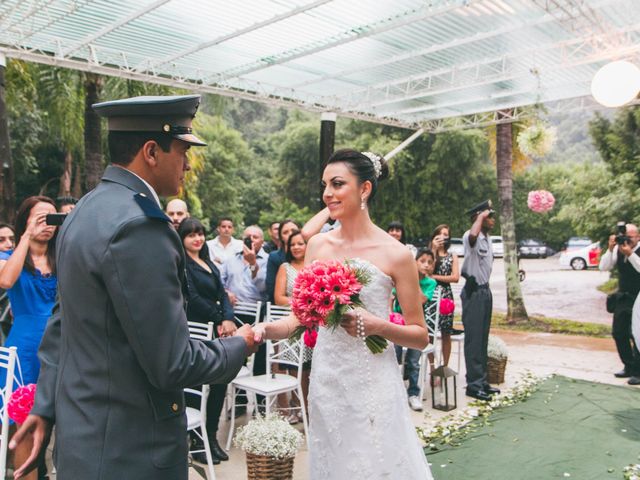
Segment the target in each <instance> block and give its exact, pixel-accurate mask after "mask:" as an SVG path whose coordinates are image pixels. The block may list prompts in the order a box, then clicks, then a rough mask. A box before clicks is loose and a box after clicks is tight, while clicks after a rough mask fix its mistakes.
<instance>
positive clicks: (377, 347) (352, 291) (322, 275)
mask: <svg viewBox="0 0 640 480" xmlns="http://www.w3.org/2000/svg"><path fill="white" fill-rule="evenodd" d="M369 281H370V275H369V273H368V272H367V271H366V270H365V269H363V268H359V267H356V266H355V265H353V263H351V262H349V261H348V260H347V261H345V262H344V263H342V262H339V261H337V260H322V261H315V262H313V263H312V264H310V265H307V266H306V267H304V268H303V269H302V270H300V272H299V273H298V275H297V276H296V280H295V283H294V285H293V292H292V296H291V310H292V311H293V314H294V315H295V316H296V318H297V319H298V321H299V322H300V327H298V328H297V329H296V330H295V331H294V332H293V334H292V335H291V336H290V337H289V338H291V339H293V340H297V339H299V338H300V336H301V335H304V342H305V344H306V345H307V346H309V347H311V348H313V345H315V339H316V336H317V333H316V332H315V330H316V328H317V327H330V328H333V329H335V328H337V327H338V326H339V325H340V321H341V320H342V317H343V315H344V314H345V313H346V312H347V311H348V310H349V309H353V308H356V307H362V306H363V305H362V301H361V300H360V290H362V287H363V286H365V285H366V284H367V283H369ZM365 342H366V344H367V347H369V350H371V351H372V352H373V353H380V352H382V351H384V349H385V348H387V341H386V340H385V339H384V338H382V337H380V336H377V335H370V336H368V337H366V340H365Z"/></svg>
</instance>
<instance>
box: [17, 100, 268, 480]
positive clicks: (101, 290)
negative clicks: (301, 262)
mask: <svg viewBox="0 0 640 480" xmlns="http://www.w3.org/2000/svg"><path fill="white" fill-rule="evenodd" d="M199 102H200V97H199V96H198V95H186V96H180V97H137V98H131V99H125V100H118V101H113V102H106V103H100V104H97V105H94V106H93V108H94V109H95V110H96V112H97V113H98V114H99V115H101V116H103V117H107V119H108V124H109V153H110V158H111V163H112V164H111V166H109V167H107V169H106V171H105V173H104V176H103V177H102V181H101V183H100V184H99V185H98V186H97V187H96V188H95V189H94V190H93V191H91V192H90V193H88V194H87V195H85V197H84V198H83V199H82V200H81V201H80V202H79V203H78V205H77V207H76V208H75V209H74V210H73V212H72V213H71V214H70V215H69V217H68V218H67V219H66V220H65V222H64V225H63V227H62V228H61V230H60V233H59V235H58V247H57V264H58V293H59V305H58V306H57V308H56V309H55V311H54V314H53V316H52V317H51V319H50V320H49V323H48V325H47V329H46V332H45V335H44V337H43V340H42V344H41V347H40V351H39V357H40V361H41V365H42V368H41V372H40V377H39V378H38V389H37V394H36V402H35V406H34V408H33V410H32V412H31V413H32V414H31V415H30V416H29V417H28V419H27V420H26V421H25V423H24V424H23V425H22V427H21V428H20V429H19V430H18V432H17V433H16V435H15V436H14V437H13V439H12V441H11V445H10V447H11V448H15V446H16V444H17V443H18V442H21V441H22V440H23V439H24V437H25V433H27V432H31V433H33V437H34V446H33V450H32V454H31V456H30V458H29V459H28V460H27V462H26V463H25V464H24V465H22V466H21V467H20V468H18V469H17V470H16V472H15V474H14V477H15V478H21V477H22V476H23V475H25V474H26V473H27V472H28V471H29V470H30V469H32V468H33V466H34V465H35V463H36V461H37V457H38V455H39V454H42V453H43V452H42V451H41V450H42V445H43V444H46V441H47V438H48V436H49V434H50V432H51V428H52V426H53V424H54V422H55V425H56V445H55V452H54V458H55V464H56V467H57V478H58V479H59V480H67V479H69V480H77V479H83V480H91V479H100V480H110V479H113V480H116V479H118V480H119V479H136V480H156V479H159V478H167V479H169V478H170V479H178V480H186V479H187V473H188V472H187V434H186V432H187V422H186V415H185V400H184V394H183V389H184V388H185V387H188V386H192V385H202V384H208V383H227V382H229V381H230V380H231V379H233V378H234V376H235V375H236V374H237V372H238V371H239V370H240V367H241V366H242V363H243V361H244V358H245V356H246V355H247V354H249V353H251V352H253V351H255V350H256V348H255V346H254V340H253V331H252V329H251V328H250V327H248V326H245V327H242V328H240V329H238V330H237V332H236V336H234V337H230V338H227V339H221V340H215V341H212V342H201V341H197V340H192V339H190V338H189V331H188V327H187V319H186V316H185V310H184V304H185V298H184V296H183V292H184V291H185V284H184V269H185V256H184V251H183V248H182V244H181V241H180V238H179V237H178V235H177V233H176V232H175V230H174V228H173V227H172V224H171V221H170V219H169V218H168V217H167V216H166V215H165V214H164V213H163V212H162V209H161V208H160V202H159V199H158V195H162V196H173V195H176V194H177V193H178V190H179V189H180V186H181V184H182V180H183V178H184V174H185V172H186V171H188V170H189V162H188V158H187V151H188V150H189V148H190V147H191V146H192V145H194V146H200V145H204V143H203V142H201V141H200V140H199V139H198V138H197V137H196V136H195V135H193V134H192V133H191V121H192V118H193V117H194V115H195V113H196V109H197V107H198V104H199Z"/></svg>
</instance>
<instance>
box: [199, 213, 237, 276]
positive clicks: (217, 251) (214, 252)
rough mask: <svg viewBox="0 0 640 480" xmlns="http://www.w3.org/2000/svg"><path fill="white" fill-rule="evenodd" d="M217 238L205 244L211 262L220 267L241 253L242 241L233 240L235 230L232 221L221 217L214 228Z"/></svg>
mask: <svg viewBox="0 0 640 480" xmlns="http://www.w3.org/2000/svg"><path fill="white" fill-rule="evenodd" d="M216 231H217V232H218V236H217V237H216V238H214V239H213V240H209V241H208V242H207V247H209V257H210V258H211V261H212V262H213V263H215V264H216V266H218V267H220V266H222V264H223V263H224V262H225V260H226V259H227V258H229V257H231V256H233V255H235V254H236V253H238V252H242V241H241V240H238V239H237V238H233V232H234V231H235V228H234V226H233V220H232V219H231V218H229V217H222V218H221V219H220V220H219V221H218V227H217V228H216Z"/></svg>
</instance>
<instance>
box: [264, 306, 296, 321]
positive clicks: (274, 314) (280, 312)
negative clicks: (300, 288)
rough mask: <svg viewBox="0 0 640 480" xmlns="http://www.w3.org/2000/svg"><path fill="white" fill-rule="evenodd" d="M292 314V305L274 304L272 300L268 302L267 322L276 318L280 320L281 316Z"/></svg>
mask: <svg viewBox="0 0 640 480" xmlns="http://www.w3.org/2000/svg"><path fill="white" fill-rule="evenodd" d="M290 314H291V307H290V306H288V305H287V306H284V307H281V306H279V305H274V304H273V303H271V302H267V322H273V321H274V320H280V319H281V318H285V317H288V316H289V315H290Z"/></svg>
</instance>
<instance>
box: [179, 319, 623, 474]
mask: <svg viewBox="0 0 640 480" xmlns="http://www.w3.org/2000/svg"><path fill="white" fill-rule="evenodd" d="M492 333H493V334H496V335H499V336H500V337H501V338H502V339H503V340H504V341H505V342H506V343H507V346H508V348H509V362H508V364H507V369H506V375H505V383H504V384H503V385H500V388H503V389H504V388H509V387H511V386H513V384H514V383H515V382H516V380H517V379H518V378H520V375H521V374H522V372H524V371H526V370H530V371H532V372H533V373H535V374H538V375H548V374H551V373H557V374H560V375H565V376H568V377H573V378H580V379H584V380H591V381H596V382H602V383H610V384H614V385H625V381H624V380H620V379H617V378H615V377H614V376H613V375H612V372H614V371H617V370H619V369H620V368H621V365H620V362H619V360H618V357H617V354H616V353H615V346H614V344H613V341H612V340H610V339H601V338H587V337H574V336H569V335H554V334H547V333H525V332H506V331H494V332H492ZM451 365H452V366H453V367H454V368H455V367H456V357H455V347H454V355H452V361H451ZM458 380H459V381H458V384H459V385H458V386H459V391H458V405H459V409H460V408H463V407H464V406H465V405H466V403H467V397H466V396H465V395H464V391H463V388H462V387H463V385H464V361H462V372H461V374H460V375H459V378H458ZM629 388H635V387H629ZM424 404H425V411H424V412H422V413H418V412H412V418H413V420H414V423H415V425H416V426H429V425H431V424H433V423H434V422H436V421H437V420H438V419H439V418H440V417H441V416H442V413H441V412H436V411H434V410H432V409H431V408H430V404H429V402H428V401H425V402H424ZM222 430H223V434H224V435H226V433H227V430H226V425H224V426H223V428H222ZM225 438H226V437H225ZM221 439H222V438H221ZM230 457H231V459H230V461H229V462H223V463H222V464H221V465H219V466H216V468H215V471H216V478H217V479H218V480H235V479H241V478H245V477H246V465H245V461H244V454H243V452H241V451H239V450H238V449H235V448H234V449H232V450H231V452H230ZM307 458H308V457H307V450H306V447H303V449H302V450H301V451H300V452H299V453H298V455H297V457H296V462H295V467H294V480H305V479H308V478H309V475H308V468H307ZM189 478H190V480H192V479H193V480H195V479H197V478H200V477H198V475H197V474H196V473H195V472H193V470H190V477H189Z"/></svg>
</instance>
